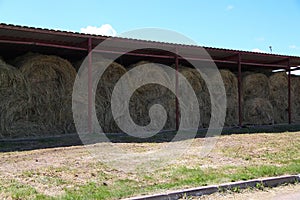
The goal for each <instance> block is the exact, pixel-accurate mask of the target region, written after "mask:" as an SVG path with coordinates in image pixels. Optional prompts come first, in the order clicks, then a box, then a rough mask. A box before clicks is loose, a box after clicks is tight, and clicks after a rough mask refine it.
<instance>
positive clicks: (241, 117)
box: [238, 53, 243, 126]
mask: <svg viewBox="0 0 300 200" xmlns="http://www.w3.org/2000/svg"><path fill="white" fill-rule="evenodd" d="M238 104H239V105H238V109H239V126H242V124H243V110H242V109H243V107H242V62H241V54H240V53H239V54H238Z"/></svg>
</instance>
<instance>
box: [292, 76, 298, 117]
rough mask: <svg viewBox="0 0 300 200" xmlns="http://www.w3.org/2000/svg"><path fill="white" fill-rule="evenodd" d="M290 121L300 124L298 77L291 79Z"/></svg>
mask: <svg viewBox="0 0 300 200" xmlns="http://www.w3.org/2000/svg"><path fill="white" fill-rule="evenodd" d="M291 92H292V93H291V99H292V105H291V106H292V121H293V122H296V123H299V122H300V77H299V76H293V77H292V78H291Z"/></svg>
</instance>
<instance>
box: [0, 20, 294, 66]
mask: <svg viewBox="0 0 300 200" xmlns="http://www.w3.org/2000/svg"><path fill="white" fill-rule="evenodd" d="M88 38H92V39H93V45H94V46H96V45H97V44H99V43H100V42H102V41H103V40H105V39H107V38H111V37H109V36H103V35H94V34H85V33H78V32H71V31H61V30H53V29H45V28H35V27H28V26H19V25H13V24H5V23H0V39H1V40H14V41H15V40H16V41H34V42H46V43H48V44H54V45H57V44H62V45H70V46H74V47H86V40H87V39H88ZM112 38H114V39H116V40H119V41H120V42H133V43H146V44H148V45H149V46H155V45H163V46H169V47H177V48H180V49H181V51H184V52H192V51H195V49H197V48H200V47H201V48H204V49H205V50H206V51H207V52H208V53H209V54H210V55H211V57H212V58H213V59H216V60H217V59H229V60H230V58H231V57H233V56H235V55H237V54H242V58H243V60H244V62H249V63H261V64H272V63H281V62H284V61H285V60H287V59H290V65H291V66H298V65H300V57H297V56H288V55H280V54H271V53H258V52H252V51H242V50H234V49H223V48H215V47H203V46H197V45H187V44H175V43H167V42H159V41H151V40H140V39H133V38H121V37H112Z"/></svg>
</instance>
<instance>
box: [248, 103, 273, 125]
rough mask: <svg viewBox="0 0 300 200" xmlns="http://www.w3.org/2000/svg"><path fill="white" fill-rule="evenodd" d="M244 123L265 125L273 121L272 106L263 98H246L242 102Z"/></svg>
mask: <svg viewBox="0 0 300 200" xmlns="http://www.w3.org/2000/svg"><path fill="white" fill-rule="evenodd" d="M243 115H244V124H248V125H266V124H273V123H274V113H273V106H272V104H271V103H270V101H269V100H267V99H264V98H253V99H248V100H246V101H245V103H244V112H243Z"/></svg>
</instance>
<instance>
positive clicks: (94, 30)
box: [80, 24, 117, 36]
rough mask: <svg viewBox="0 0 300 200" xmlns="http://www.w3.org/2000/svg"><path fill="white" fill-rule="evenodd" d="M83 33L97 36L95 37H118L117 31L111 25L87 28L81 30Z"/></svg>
mask: <svg viewBox="0 0 300 200" xmlns="http://www.w3.org/2000/svg"><path fill="white" fill-rule="evenodd" d="M80 32H81V33H88V34H95V35H108V36H116V35H117V32H116V30H115V29H114V28H113V27H112V26H111V25H110V24H103V25H101V26H100V27H96V26H87V27H86V28H81V29H80Z"/></svg>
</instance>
